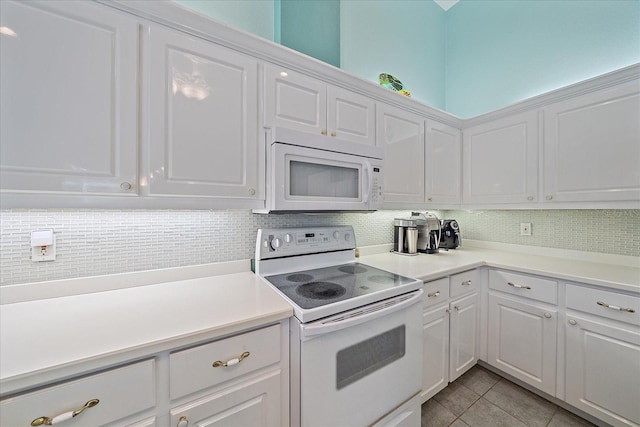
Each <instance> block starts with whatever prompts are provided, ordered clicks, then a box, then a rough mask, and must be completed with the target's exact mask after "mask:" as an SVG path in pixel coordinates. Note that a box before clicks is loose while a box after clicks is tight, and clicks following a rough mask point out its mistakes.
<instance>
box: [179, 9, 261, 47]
mask: <svg viewBox="0 0 640 427" xmlns="http://www.w3.org/2000/svg"><path fill="white" fill-rule="evenodd" d="M173 1H174V2H176V3H178V4H179V5H181V6H184V7H186V8H189V9H192V10H195V11H196V12H198V13H201V14H202V15H206V16H209V17H211V18H214V19H217V20H219V21H223V22H226V23H228V24H231V25H233V26H234V27H237V28H240V29H241V30H244V31H247V32H249V33H252V34H255V35H257V36H260V37H263V38H265V39H268V40H271V41H273V40H274V25H273V24H274V0H242V1H238V0H215V1H213V0H173Z"/></svg>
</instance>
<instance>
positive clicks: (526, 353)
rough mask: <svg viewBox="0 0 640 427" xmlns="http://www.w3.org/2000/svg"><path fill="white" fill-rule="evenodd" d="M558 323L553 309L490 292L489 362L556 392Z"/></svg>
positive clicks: (525, 380)
mask: <svg viewBox="0 0 640 427" xmlns="http://www.w3.org/2000/svg"><path fill="white" fill-rule="evenodd" d="M557 326H558V319H557V310H555V309H552V308H549V307H544V306H542V305H534V304H528V303H523V302H519V301H514V300H512V299H508V298H503V297H501V296H498V295H494V294H490V295H489V333H488V335H489V340H488V341H489V343H488V358H489V360H488V362H489V363H490V364H491V365H493V366H495V367H496V368H498V369H500V370H502V371H504V372H506V373H508V374H510V375H513V376H514V377H515V378H518V379H519V380H521V381H524V382H526V383H528V384H531V385H533V386H534V387H536V388H537V389H539V390H542V391H543V392H545V393H548V394H550V395H552V396H553V395H555V392H556V349H557V344H556V338H557Z"/></svg>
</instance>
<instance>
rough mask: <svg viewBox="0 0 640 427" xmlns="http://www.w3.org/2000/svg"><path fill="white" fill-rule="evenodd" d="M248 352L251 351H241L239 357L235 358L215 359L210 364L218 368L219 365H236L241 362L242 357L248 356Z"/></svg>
mask: <svg viewBox="0 0 640 427" xmlns="http://www.w3.org/2000/svg"><path fill="white" fill-rule="evenodd" d="M250 354H251V353H249V352H248V351H245V352H244V353H242V354H241V355H240V357H236V358H235V359H231V360H227V361H226V362H223V361H221V360H216V361H215V362H213V365H212V366H213V367H214V368H219V367H220V366H222V367H227V366H233V365H237V364H238V363H240V362H242V361H243V360H244V359H246V358H247V357H249V355H250Z"/></svg>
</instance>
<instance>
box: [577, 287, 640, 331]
mask: <svg viewBox="0 0 640 427" xmlns="http://www.w3.org/2000/svg"><path fill="white" fill-rule="evenodd" d="M566 293H567V308H570V309H573V310H579V311H583V312H585V313H591V314H595V315H597V316H602V317H607V318H609V319H614V320H619V321H621V322H627V323H632V324H634V325H640V296H631V295H625V294H620V293H617V292H611V291H608V290H604V289H592V288H587V287H584V286H578V285H566Z"/></svg>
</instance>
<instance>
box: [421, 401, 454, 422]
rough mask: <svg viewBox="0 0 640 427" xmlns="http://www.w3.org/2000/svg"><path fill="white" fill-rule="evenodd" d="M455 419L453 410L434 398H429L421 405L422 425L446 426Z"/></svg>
mask: <svg viewBox="0 0 640 427" xmlns="http://www.w3.org/2000/svg"><path fill="white" fill-rule="evenodd" d="M455 419H456V415H454V414H453V412H451V411H450V410H448V409H447V408H445V407H444V406H442V405H441V404H439V403H438V402H436V401H435V400H434V399H429V400H427V401H426V402H425V403H424V404H423V405H422V427H446V426H448V425H450V424H451V423H452V422H453V421H454V420H455Z"/></svg>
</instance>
